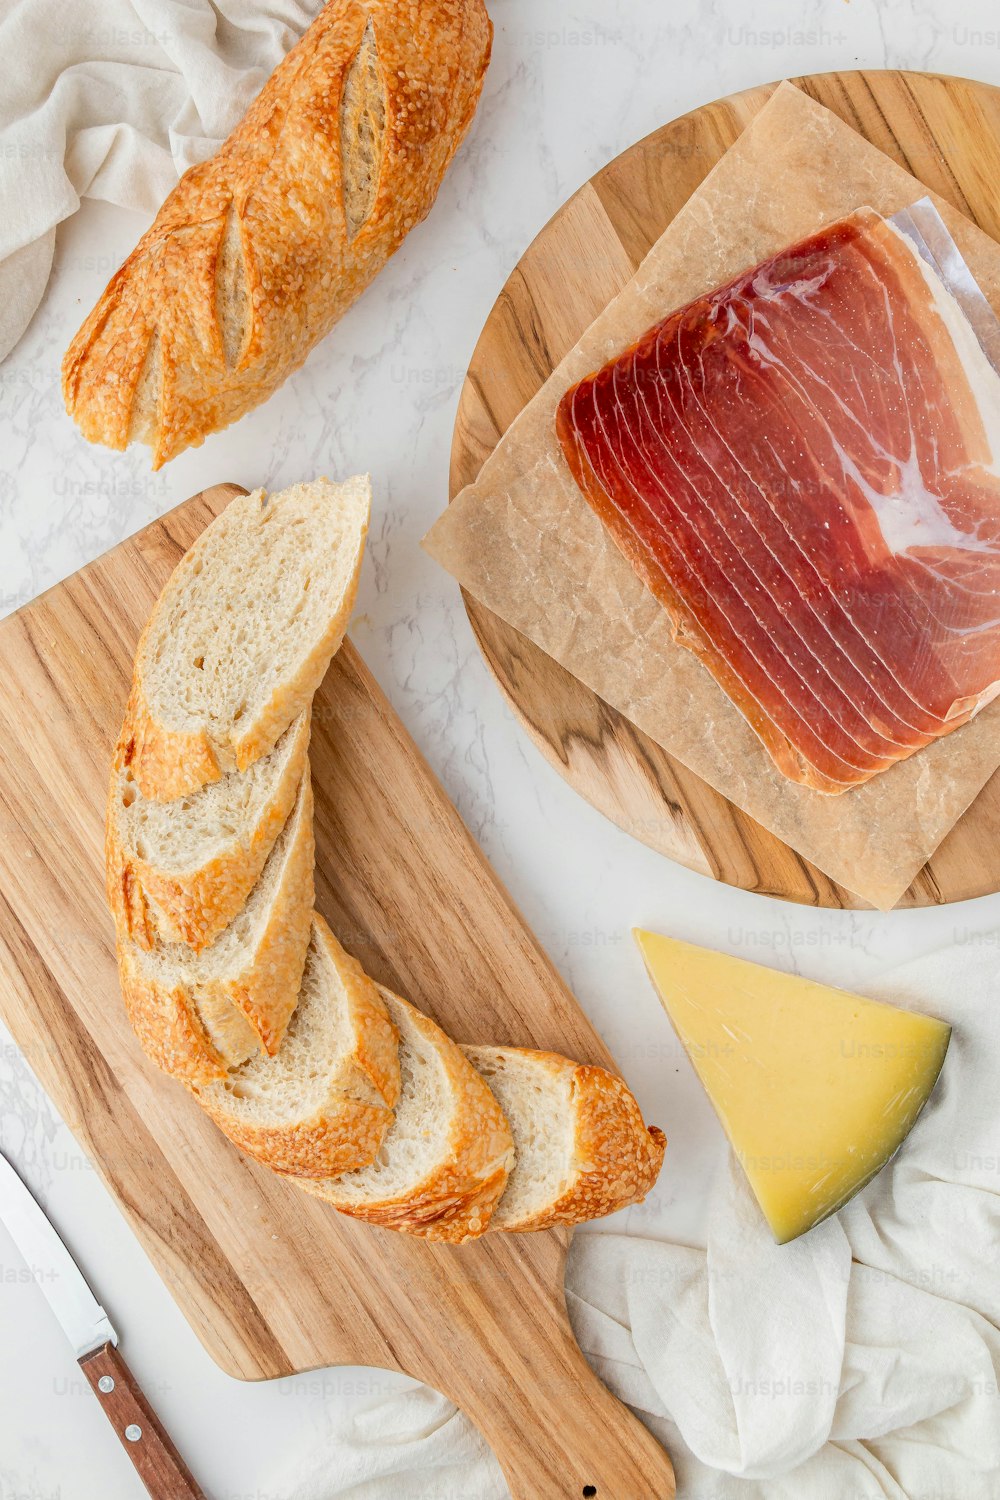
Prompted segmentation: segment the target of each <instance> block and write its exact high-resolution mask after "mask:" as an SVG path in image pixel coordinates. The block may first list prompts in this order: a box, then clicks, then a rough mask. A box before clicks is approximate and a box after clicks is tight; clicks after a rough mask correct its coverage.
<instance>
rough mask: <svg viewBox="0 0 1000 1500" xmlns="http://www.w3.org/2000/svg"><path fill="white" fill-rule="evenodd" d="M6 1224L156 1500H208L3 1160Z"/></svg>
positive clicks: (79, 1278) (0, 1202)
mask: <svg viewBox="0 0 1000 1500" xmlns="http://www.w3.org/2000/svg"><path fill="white" fill-rule="evenodd" d="M0 1223H2V1224H3V1225H4V1226H5V1227H6V1229H7V1231H8V1233H9V1234H10V1237H11V1239H12V1240H13V1241H14V1244H15V1245H16V1246H17V1248H18V1250H20V1252H21V1254H22V1256H23V1257H24V1259H25V1261H26V1263H27V1265H28V1269H29V1270H30V1271H31V1274H32V1276H33V1277H34V1278H35V1282H36V1283H37V1285H38V1287H39V1288H40V1290H41V1291H42V1293H43V1294H44V1296H45V1300H46V1301H47V1302H48V1304H49V1306H50V1307H51V1309H52V1311H53V1312H54V1313H55V1315H56V1317H57V1319H58V1320H59V1325H60V1327H61V1328H62V1331H63V1333H64V1334H65V1335H66V1337H67V1338H68V1339H69V1342H70V1344H71V1345H72V1348H73V1352H74V1354H75V1355H76V1359H77V1363H78V1364H79V1366H80V1369H81V1370H82V1371H83V1373H84V1375H85V1376H86V1377H87V1380H88V1382H89V1383H90V1386H91V1388H92V1389H93V1391H94V1393H95V1394H96V1396H97V1399H98V1400H99V1401H100V1403H101V1405H102V1406H103V1408H104V1411H105V1414H106V1416H107V1418H108V1420H109V1421H110V1422H111V1425H112V1426H113V1427H114V1429H115V1431H116V1432H117V1434H118V1436H119V1438H120V1439H121V1443H122V1446H123V1447H124V1449H125V1451H126V1453H127V1454H128V1456H129V1458H130V1459H131V1460H132V1463H133V1464H134V1466H135V1469H136V1472H137V1473H138V1475H139V1478H140V1479H141V1480H142V1482H143V1484H144V1485H145V1486H146V1489H147V1490H148V1491H149V1493H150V1495H152V1497H153V1500H205V1496H204V1495H203V1493H202V1491H201V1490H200V1489H199V1488H198V1486H197V1484H195V1482H194V1479H193V1478H192V1476H191V1474H190V1472H189V1470H188V1468H187V1466H186V1465H185V1463H184V1460H183V1459H182V1458H181V1456H180V1454H179V1453H178V1452H177V1449H176V1448H175V1447H174V1445H173V1443H172V1442H171V1441H170V1439H169V1437H168V1436H167V1434H166V1432H164V1430H163V1428H162V1427H161V1426H160V1423H159V1421H158V1419H157V1417H156V1414H155V1412H154V1411H153V1408H152V1407H151V1406H150V1404H149V1402H148V1401H147V1400H146V1398H145V1396H144V1395H143V1394H142V1391H141V1390H140V1389H139V1387H138V1385H137V1384H136V1381H135V1377H134V1376H133V1374H132V1372H131V1370H130V1369H129V1367H128V1365H127V1364H126V1363H125V1361H124V1359H122V1357H121V1355H120V1354H119V1352H118V1348H117V1345H118V1335H117V1333H115V1330H114V1329H113V1328H112V1326H111V1322H110V1319H109V1318H108V1315H107V1313H106V1312H105V1311H104V1308H103V1307H102V1306H101V1304H100V1303H99V1302H98V1300H97V1298H96V1297H95V1296H94V1294H93V1292H92V1291H91V1290H90V1287H89V1286H88V1285H87V1283H86V1281H84V1279H83V1273H82V1272H81V1270H80V1268H79V1266H78V1265H77V1264H76V1262H75V1261H74V1259H73V1257H72V1256H71V1255H70V1253H69V1251H68V1250H67V1249H66V1246H65V1245H64V1244H63V1242H62V1240H61V1239H60V1238H59V1236H58V1234H57V1233H56V1231H55V1229H54V1228H53V1227H52V1225H51V1224H50V1223H49V1221H48V1219H47V1218H46V1217H45V1214H44V1213H43V1212H42V1210H41V1208H39V1206H38V1204H37V1203H36V1202H35V1200H34V1198H33V1197H32V1196H31V1194H30V1193H29V1191H28V1189H27V1188H26V1187H25V1185H24V1183H23V1182H22V1181H21V1179H20V1177H18V1175H17V1173H16V1172H15V1171H14V1168H13V1167H12V1166H11V1164H10V1162H9V1161H8V1160H7V1158H6V1157H5V1156H3V1155H2V1154H0Z"/></svg>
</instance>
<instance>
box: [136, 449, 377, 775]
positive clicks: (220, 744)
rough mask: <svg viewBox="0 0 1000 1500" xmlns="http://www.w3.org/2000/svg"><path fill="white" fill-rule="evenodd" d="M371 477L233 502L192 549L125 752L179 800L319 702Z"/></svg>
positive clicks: (155, 618)
mask: <svg viewBox="0 0 1000 1500" xmlns="http://www.w3.org/2000/svg"><path fill="white" fill-rule="evenodd" d="M370 509H371V483H370V481H369V479H368V477H367V475H366V476H363V477H359V478H355V479H349V480H347V481H346V483H344V484H331V483H330V481H329V480H327V479H317V480H316V481H315V482H314V483H312V484H296V485H293V486H292V487H291V488H290V489H287V490H283V491H282V492H281V493H280V494H278V495H267V494H266V493H265V492H264V491H263V490H256V491H255V492H254V493H253V494H252V495H241V496H239V497H238V498H237V499H235V500H232V501H230V503H229V505H227V507H226V509H225V510H224V511H223V512H222V514H221V515H220V516H218V517H217V518H216V519H215V520H214V521H213V522H212V524H211V525H210V526H208V527H206V529H205V530H204V531H203V532H202V534H201V536H200V537H199V538H198V540H197V541H196V542H195V544H194V546H193V547H192V548H191V550H190V551H189V552H188V553H186V555H185V556H184V557H183V558H181V561H180V562H179V563H178V565H177V567H176V568H175V569H174V571H173V574H172V575H171V578H170V580H169V582H168V583H167V586H166V588H165V589H164V591H163V593H162V594H161V595H160V598H159V600H158V601H157V603H156V606H155V608H154V610H153V613H152V615H151V616H150V619H149V623H148V624H147V626H146V629H145V630H144V631H143V634H142V638H141V640H140V641H139V649H138V651H137V653H136V660H135V674H134V677H133V683H132V693H131V696H130V699H129V706H128V711H127V714H126V723H127V732H126V733H125V736H124V741H123V752H122V758H123V763H124V765H125V766H126V767H127V768H128V769H130V770H131V772H132V774H133V776H134V777H135V780H136V782H137V784H138V786H139V790H140V791H141V792H142V794H143V796H144V797H148V798H151V799H152V800H155V801H170V800H172V799H174V798H177V797H186V796H188V795H189V794H190V793H191V792H195V791H197V790H198V788H199V787H202V786H207V785H208V784H209V783H210V782H213V781H218V780H219V778H220V777H222V776H224V775H225V774H226V773H227V772H230V771H237V770H238V771H245V770H246V769H247V768H248V767H249V766H252V765H253V763H254V762H255V761H256V760H259V759H260V757H261V756H263V755H267V754H268V752H269V751H270V750H273V748H274V746H275V745H276V743H277V741H278V740H279V738H280V737H281V735H282V734H283V733H284V732H285V730H286V729H287V728H288V726H289V725H290V724H291V722H292V720H293V719H295V718H296V717H297V716H298V715H299V714H300V713H302V712H303V710H304V709H305V708H307V707H308V705H309V703H310V701H311V700H312V696H313V694H314V693H315V691H316V689H317V688H318V687H319V685H320V683H321V681H322V680H323V676H324V674H325V672H326V669H327V667H328V666H329V664H330V659H331V657H332V656H333V654H334V652H335V651H336V650H337V648H338V646H339V645H340V643H341V640H342V639H343V635H344V631H345V629H346V627H347V621H348V618H349V616H350V613H351V610H352V608H353V605H354V598H355V594H356V592H357V584H358V574H359V572H360V568H361V557H362V553H363V550H364V542H365V536H366V534H367V530H368V517H369V512H370Z"/></svg>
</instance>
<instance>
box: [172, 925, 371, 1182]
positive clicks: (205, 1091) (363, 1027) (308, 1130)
mask: <svg viewBox="0 0 1000 1500" xmlns="http://www.w3.org/2000/svg"><path fill="white" fill-rule="evenodd" d="M398 1098H399V1057H398V1048H397V1037H396V1030H395V1027H394V1026H393V1024H392V1022H391V1021H390V1020H389V1017H388V1015H387V1014H386V1008H385V1004H384V1002H383V1000H382V998H381V996H380V995H379V992H378V990H377V989H376V987H375V985H374V984H373V983H372V981H371V980H370V979H369V978H368V976H367V975H366V974H365V972H364V970H363V969H362V967H361V965H360V964H359V963H358V961H357V959H354V958H351V956H350V955H349V954H348V953H345V951H344V949H343V948H342V947H341V946H340V944H339V943H338V942H337V939H336V938H335V937H334V935H333V933H332V932H331V931H330V929H329V927H327V925H326V923H325V922H324V921H323V918H322V917H320V916H318V915H317V914H316V913H314V914H313V925H312V937H311V941H310V944H309V952H308V954H307V956H306V966H305V972H304V974H303V976H302V987H301V989H300V990H299V996H298V1002H297V1004H296V1006H295V1010H294V1012H293V1014H292V1019H291V1020H290V1021H289V1023H288V1029H287V1031H286V1032H285V1035H284V1038H283V1040H282V1043H281V1047H280V1049H279V1051H278V1052H277V1054H276V1056H274V1057H266V1056H264V1057H262V1056H261V1055H260V1054H259V1053H258V1054H257V1055H256V1056H254V1057H251V1058H249V1059H248V1060H247V1061H246V1062H245V1063H243V1064H242V1066H240V1067H238V1068H236V1069H235V1070H234V1071H233V1072H231V1073H229V1074H228V1075H227V1076H226V1077H225V1078H223V1079H220V1080H218V1081H217V1082H215V1083H210V1084H208V1085H206V1086H205V1087H204V1088H201V1089H199V1090H198V1099H199V1102H200V1103H201V1104H203V1105H204V1106H205V1108H206V1109H207V1110H208V1112H209V1114H210V1115H211V1116H212V1118H213V1120H214V1121H215V1122H216V1124H217V1125H218V1126H219V1128H220V1129H221V1130H223V1131H225V1133H226V1135H228V1136H229V1139H230V1140H231V1141H234V1142H235V1143H236V1145H237V1146H239V1147H241V1149H242V1150H244V1151H246V1152H247V1153H248V1154H249V1155H250V1156H253V1157H256V1159H257V1160H258V1161H261V1162H263V1163H264V1164H265V1166H268V1167H273V1168H274V1170H275V1171H278V1172H288V1173H291V1174H293V1175H299V1176H303V1177H332V1176H336V1175H338V1174H339V1173H341V1172H352V1171H354V1170H355V1169H357V1168H359V1167H365V1166H367V1165H368V1163H369V1162H372V1161H374V1159H375V1157H376V1155H377V1153H378V1151H379V1148H380V1147H381V1145H382V1141H383V1138H384V1136H385V1133H386V1131H387V1130H388V1128H389V1125H390V1123H391V1121H392V1116H393V1109H394V1107H395V1104H396V1101H397V1099H398Z"/></svg>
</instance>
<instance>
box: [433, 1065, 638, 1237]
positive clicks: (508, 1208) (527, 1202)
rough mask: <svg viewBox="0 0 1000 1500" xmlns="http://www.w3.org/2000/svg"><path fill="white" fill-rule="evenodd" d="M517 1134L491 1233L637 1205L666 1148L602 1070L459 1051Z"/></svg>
mask: <svg viewBox="0 0 1000 1500" xmlns="http://www.w3.org/2000/svg"><path fill="white" fill-rule="evenodd" d="M462 1051H463V1052H464V1053H465V1055H466V1057H467V1058H468V1059H469V1061H470V1062H471V1063H472V1064H473V1066H474V1067H475V1068H476V1069H477V1070H478V1072H480V1073H481V1074H482V1076H483V1077H484V1078H485V1079H486V1081H487V1082H488V1084H489V1085H490V1087H491V1089H492V1090H493V1093H494V1094H495V1096H496V1098H497V1100H498V1102H499V1104H500V1106H501V1108H502V1109H503V1111H504V1113H505V1115H506V1117H507V1119H508V1121H509V1123H510V1127H511V1130H512V1132H513V1136H514V1148H515V1151H516V1162H515V1165H514V1168H513V1170H512V1172H511V1174H510V1181H509V1182H508V1184H507V1188H506V1191H505V1192H504V1195H503V1197H502V1198H501V1199H500V1202H499V1204H498V1205H497V1207H496V1209H495V1210H494V1213H493V1218H492V1220H491V1223H490V1228H491V1229H502V1230H508V1231H511V1232H524V1231H527V1230H537V1229H550V1228H551V1227H552V1226H553V1225H556V1224H580V1223H583V1222H584V1221H585V1220H589V1219H596V1218H600V1217H602V1216H603V1215H604V1214H610V1213H614V1212H615V1211H616V1210H617V1209H619V1208H624V1207H626V1205H628V1204H630V1203H638V1202H640V1201H641V1200H642V1199H643V1198H644V1197H645V1196H646V1194H647V1193H648V1192H649V1189H650V1188H651V1187H652V1185H653V1183H654V1182H655V1181H656V1178H657V1175H658V1173H659V1170H660V1166H661V1164H662V1162H663V1152H664V1147H665V1145H666V1142H665V1140H664V1137H663V1134H662V1132H661V1131H660V1130H658V1129H657V1128H656V1126H655V1125H653V1126H650V1127H648V1128H647V1127H646V1125H645V1124H644V1123H643V1119H642V1115H641V1113H640V1111H639V1106H638V1104H637V1103H636V1101H635V1098H634V1096H633V1095H632V1093H631V1091H630V1090H629V1088H628V1087H627V1085H626V1084H625V1083H623V1082H622V1080H621V1079H620V1078H618V1077H616V1075H615V1074H613V1073H609V1072H608V1071H607V1070H606V1069H605V1068H597V1067H592V1066H589V1065H586V1064H583V1063H576V1062H573V1061H572V1060H571V1059H570V1058H568V1057H560V1056H559V1054H558V1053H555V1052H534V1051H530V1050H528V1049H525V1048H519V1047H463V1048H462Z"/></svg>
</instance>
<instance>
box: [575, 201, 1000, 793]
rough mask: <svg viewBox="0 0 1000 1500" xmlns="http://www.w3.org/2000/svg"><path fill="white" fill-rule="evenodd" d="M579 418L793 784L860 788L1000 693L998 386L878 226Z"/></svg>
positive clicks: (844, 225)
mask: <svg viewBox="0 0 1000 1500" xmlns="http://www.w3.org/2000/svg"><path fill="white" fill-rule="evenodd" d="M556 423H557V430H558V434H559V439H560V442H561V444H562V448H563V452H564V453H565V456H566V459H567V461H568V463H569V466H570V468H571V470H572V472H573V475H574V477H575V479H576V481H577V484H578V485H579V487H580V489H581V491H582V492H583V494H584V496H585V497H586V499H587V500H588V501H589V503H590V505H591V506H592V507H593V508H594V510H595V511H596V512H597V514H598V516H599V517H600V518H601V520H602V521H603V523H604V524H605V526H606V527H607V529H608V531H609V532H610V533H611V536H612V537H613V538H614V540H615V542H616V543H617V545H618V547H619V548H620V549H621V551H622V552H623V553H624V555H625V556H626V557H627V558H628V560H629V562H630V563H631V564H632V565H633V567H634V568H635V569H636V571H637V572H638V574H639V576H640V577H641V578H642V579H643V581H644V582H645V583H646V585H647V586H648V587H649V588H650V589H651V590H652V591H653V593H654V594H655V595H656V597H657V599H659V601H660V602H661V603H662V604H663V605H664V606H665V608H666V609H667V610H668V612H669V614H670V617H671V621H672V624H673V627H674V633H675V635H676V638H677V640H678V641H679V642H680V643H681V644H682V645H684V646H686V647H687V648H688V649H690V650H691V651H693V652H695V653H696V654H697V656H698V657H699V658H700V660H701V661H702V662H703V663H704V665H705V666H706V667H707V668H708V670H709V671H710V672H711V673H712V675H713V677H715V679H716V681H717V682H719V684H720V685H721V686H722V687H723V688H724V689H725V691H726V692H727V693H728V695H729V696H730V698H731V699H732V700H733V702H734V703H735V704H736V706H737V708H739V709H740V711H741V712H742V713H743V715H744V716H745V718H746V719H747V720H748V722H749V723H750V724H751V725H752V727H753V729H754V730H755V731H756V733H757V734H758V736H759V737H760V739H761V740H762V742H763V743H764V745H765V746H766V748H767V750H768V751H769V753H770V755H771V757H772V758H773V760H774V761H775V763H776V765H777V766H778V767H779V769H780V770H781V771H782V772H783V773H784V775H785V776H787V777H789V778H790V779H792V780H794V781H798V782H802V783H803V784H805V785H806V786H810V787H813V788H815V789H816V790H819V791H823V792H841V791H844V790H846V789H847V788H848V787H852V786H857V785H859V784H860V783H862V782H865V781H868V780H869V779H870V778H871V777H872V776H874V775H876V774H877V773H878V772H880V771H883V770H885V769H886V768H887V767H889V766H891V765H892V764H893V763H894V762H896V761H899V760H902V759H904V758H905V757H906V756H908V755H912V754H913V752H914V751H915V750H919V749H920V748H921V746H923V745H926V744H928V743H929V742H930V741H931V740H934V739H936V738H938V737H940V736H941V735H943V734H947V733H949V732H950V731H951V730H953V729H956V728H958V727H959V726H960V725H961V724H964V723H965V722H966V721H967V720H968V719H969V718H970V717H971V716H972V715H973V714H974V713H976V712H977V711H978V710H979V709H980V708H981V707H983V705H984V704H986V703H988V702H989V701H990V699H991V698H993V697H994V696H995V695H996V694H997V692H998V691H1000V466H998V461H1000V377H998V376H997V374H996V372H995V371H994V369H993V367H992V365H990V363H989V361H988V360H987V358H986V356H985V354H984V353H983V351H982V349H981V348H980V346H979V344H978V342H977V340H976V337H975V334H974V332H973V330H972V328H971V326H970V325H969V323H968V321H967V320H966V318H965V316H964V314H963V313H962V311H961V309H960V308H959V307H958V305H957V303H955V301H954V299H953V298H952V297H951V295H950V293H949V292H948V291H947V289H946V288H945V287H944V285H943V283H942V282H941V281H940V279H939V278H938V277H937V276H936V274H935V273H934V272H933V271H932V270H931V269H930V268H929V267H927V266H925V265H924V263H923V261H922V260H921V259H920V257H919V255H918V254H917V252H916V251H915V250H914V249H913V248H912V246H911V245H910V243H909V242H908V241H907V240H906V239H905V238H904V237H903V236H902V235H901V234H900V233H899V232H898V231H897V230H896V229H894V228H893V226H892V225H891V224H890V223H888V222H886V220H884V219H882V218H880V217H879V215H878V214H876V213H874V212H872V210H870V209H861V210H859V211H858V212H857V213H854V214H851V215H850V216H849V217H848V218H846V219H842V220H839V221H838V222H837V223H835V224H832V225H829V226H828V227H827V228H826V229H824V230H822V231H821V232H820V233H819V234H816V235H813V236H812V237H811V238H810V239H808V240H804V241H803V242H802V243H801V244H799V245H795V246H794V247H793V248H792V249H790V250H787V251H785V252H783V253H782V254H781V255H778V256H775V257H773V258H772V259H771V260H768V261H765V262H764V263H763V264H762V265H759V266H757V267H756V268H755V269H753V270H751V271H747V272H745V273H744V274H743V275H742V276H739V277H738V278H737V279H736V280H735V281H733V282H731V283H730V285H728V286H726V287H722V288H721V289H720V290H718V291H715V292H712V293H710V294H709V295H707V296H705V297H700V298H698V299H697V301H695V302H692V303H690V304H689V305H688V306H687V307H683V308H681V309H680V310H679V311H678V312H675V313H672V314H671V315H670V316H669V317H668V318H665V319H664V321H663V322H662V323H659V324H657V325H656V327H654V328H651V329H650V330H649V332H648V333H646V334H645V335H644V336H643V337H642V338H641V339H640V340H639V342H638V343H637V344H635V345H633V347H632V348H630V349H627V350H626V351H625V352H624V353H623V354H622V355H620V356H619V357H618V358H617V359H615V360H613V361H611V363H609V364H607V365H605V366H604V368H603V369H602V370H599V371H598V372H597V373H596V374H593V375H589V376H587V378H586V379H585V380H582V381H580V383H579V384H578V385H576V386H574V387H573V388H572V389H571V390H569V391H567V392H566V395H565V396H564V397H563V399H562V401H561V403H560V405H559V409H558V413H557V418H556Z"/></svg>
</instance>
